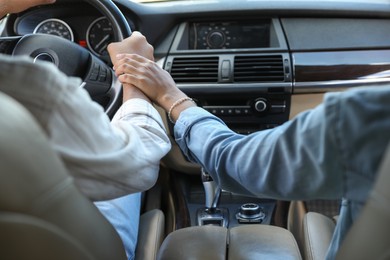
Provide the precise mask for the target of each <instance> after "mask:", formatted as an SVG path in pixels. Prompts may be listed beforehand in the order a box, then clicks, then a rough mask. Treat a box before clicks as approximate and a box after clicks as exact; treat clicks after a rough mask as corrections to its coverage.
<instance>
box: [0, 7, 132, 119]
mask: <svg viewBox="0 0 390 260" xmlns="http://www.w3.org/2000/svg"><path fill="white" fill-rule="evenodd" d="M84 1H85V2H88V3H89V4H91V5H92V6H94V7H95V8H96V9H98V10H99V11H100V12H101V13H102V14H103V15H104V16H105V17H106V18H107V19H108V20H109V21H110V22H111V25H112V27H113V34H114V41H121V40H123V39H124V38H126V37H129V36H130V35H131V29H130V26H129V24H128V23H127V21H126V19H125V17H124V16H123V14H122V13H121V11H120V10H119V8H118V7H117V6H116V5H115V4H114V3H113V2H112V1H111V0H84ZM59 2H61V3H64V2H72V0H57V3H59ZM13 39H15V38H13ZM3 41H4V39H1V42H0V45H1V43H3ZM15 41H16V44H15V45H14V48H13V50H12V55H29V56H30V57H32V58H33V59H34V61H37V60H44V61H49V62H52V63H54V64H55V65H56V66H57V67H58V68H59V69H60V70H61V71H62V72H64V73H65V74H66V75H68V76H74V77H79V78H81V79H82V80H83V84H82V85H83V87H84V88H85V89H86V90H87V91H88V93H89V94H90V96H91V98H92V99H93V100H94V101H96V102H98V103H99V104H100V105H101V106H102V107H103V108H104V110H105V112H106V114H107V115H108V116H109V117H112V116H113V115H114V113H115V112H116V110H117V109H118V107H119V106H120V105H121V103H122V86H121V84H120V82H119V81H118V80H117V79H116V77H115V75H114V73H113V70H112V69H111V68H110V67H109V66H108V65H107V64H106V63H105V62H103V61H102V60H100V59H99V58H97V57H96V56H95V55H93V54H92V53H91V52H89V51H88V50H87V49H85V48H83V47H81V46H79V45H78V44H76V43H74V42H71V41H69V40H66V39H64V38H61V37H57V36H53V35H45V34H28V35H25V36H23V37H18V38H17V39H16V40H15ZM8 51H9V50H8Z"/></svg>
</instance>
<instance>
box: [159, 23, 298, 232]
mask: <svg viewBox="0 0 390 260" xmlns="http://www.w3.org/2000/svg"><path fill="white" fill-rule="evenodd" d="M291 63H292V62H291V58H290V54H289V52H288V47H287V44H286V41H285V38H284V34H283V31H282V28H281V25H280V21H279V19H274V18H269V19H257V18H248V19H246V20H234V19H230V18H226V19H225V20H210V21H204V20H200V21H187V22H183V23H181V24H180V25H179V26H178V28H177V31H176V33H175V36H174V39H173V42H172V45H171V47H170V50H169V53H168V56H167V57H166V58H165V60H164V63H163V68H164V69H165V70H167V71H168V72H169V73H170V74H171V76H172V78H173V79H174V80H175V82H176V84H177V86H178V87H179V88H180V89H181V90H182V91H183V92H185V93H186V94H187V95H188V96H190V97H191V98H193V99H194V100H195V102H196V103H197V105H198V106H200V107H202V108H204V109H205V110H207V111H209V112H210V113H212V114H214V115H215V116H217V117H219V118H221V119H222V120H223V121H224V122H225V123H226V124H227V126H228V127H229V128H231V129H232V130H233V131H235V132H237V133H239V134H244V135H247V134H251V133H253V132H256V131H262V130H265V129H270V128H273V127H276V126H278V125H281V124H283V123H284V122H286V121H288V120H289V115H290V105H291V94H292V65H291ZM168 129H169V130H170V133H171V135H172V137H173V125H172V124H170V122H168ZM179 158H180V156H176V155H175V156H174V161H175V162H176V163H178V166H177V167H175V165H170V168H174V169H175V170H176V172H177V176H175V177H174V179H175V180H176V181H178V182H180V183H181V184H179V186H180V189H182V191H181V192H182V194H183V197H184V198H185V203H184V204H185V205H184V207H185V208H186V210H185V212H188V218H187V219H188V220H189V221H188V223H187V224H185V225H183V226H184V227H187V226H210V225H211V226H221V227H227V228H232V227H235V226H240V225H245V224H253V223H256V224H271V222H272V216H273V213H274V210H275V207H276V202H275V201H274V200H269V199H264V198H254V197H248V196H242V195H238V194H232V193H230V192H229V191H225V190H219V189H218V188H217V189H215V188H214V189H213V191H207V190H210V188H206V186H208V187H209V186H210V185H209V184H210V183H207V184H206V183H205V182H204V181H203V182H202V181H201V179H202V178H201V176H199V175H202V171H201V169H200V167H199V166H198V165H195V164H192V163H190V162H189V161H186V159H185V158H184V156H182V158H183V161H184V162H178V160H179ZM184 166H185V167H184ZM187 166H188V167H187ZM187 169H189V170H187ZM194 169H195V170H194ZM191 174H192V175H196V176H188V175H191ZM254 174H257V173H254ZM180 175H182V176H180ZM179 179H180V180H179ZM204 187H205V188H204ZM210 194H211V195H210ZM210 197H212V198H213V199H210ZM214 198H215V199H214ZM183 226H182V227H183Z"/></svg>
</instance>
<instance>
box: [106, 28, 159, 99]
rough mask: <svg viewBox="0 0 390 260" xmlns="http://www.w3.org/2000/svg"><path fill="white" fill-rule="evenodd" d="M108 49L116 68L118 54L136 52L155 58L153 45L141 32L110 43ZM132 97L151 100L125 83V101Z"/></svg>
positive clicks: (148, 57)
mask: <svg viewBox="0 0 390 260" xmlns="http://www.w3.org/2000/svg"><path fill="white" fill-rule="evenodd" d="M107 50H108V53H109V54H110V58H111V61H112V64H114V69H115V68H116V65H117V62H118V58H117V57H118V55H122V54H128V53H131V54H134V53H136V54H138V55H141V56H143V57H145V58H147V59H149V60H154V57H153V52H154V48H153V46H152V45H150V44H149V43H148V41H147V40H146V38H145V36H143V35H142V34H141V33H139V32H133V33H132V34H131V36H130V37H128V38H126V39H124V40H123V41H121V42H115V43H110V44H109V45H108V47H107ZM131 98H142V99H144V100H146V101H148V102H150V99H149V98H148V97H147V96H145V94H144V93H143V92H142V91H141V90H139V89H138V88H136V87H134V86H133V85H131V84H123V102H125V101H127V100H129V99H131Z"/></svg>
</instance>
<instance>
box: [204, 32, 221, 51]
mask: <svg viewBox="0 0 390 260" xmlns="http://www.w3.org/2000/svg"><path fill="white" fill-rule="evenodd" d="M207 44H208V45H209V46H210V48H221V47H222V46H223V45H224V44H225V35H224V34H223V33H222V32H220V31H212V32H210V33H209V35H208V36H207Z"/></svg>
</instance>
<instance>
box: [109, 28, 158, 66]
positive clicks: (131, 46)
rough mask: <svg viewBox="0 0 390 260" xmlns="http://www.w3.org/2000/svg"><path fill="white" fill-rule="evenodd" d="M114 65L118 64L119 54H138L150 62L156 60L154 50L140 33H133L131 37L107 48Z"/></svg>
mask: <svg viewBox="0 0 390 260" xmlns="http://www.w3.org/2000/svg"><path fill="white" fill-rule="evenodd" d="M107 50H108V53H109V54H110V58H111V61H112V64H114V66H115V64H116V62H117V55H118V54H138V55H140V56H143V57H145V58H147V59H149V60H154V56H153V53H154V48H153V46H152V45H150V44H149V43H148V41H147V40H146V38H145V36H143V35H142V34H141V33H140V32H136V31H135V32H133V33H132V34H131V36H130V37H128V38H126V39H124V40H123V41H121V42H114V43H110V44H109V45H108V47H107Z"/></svg>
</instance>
